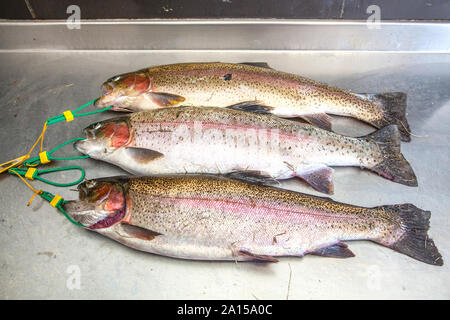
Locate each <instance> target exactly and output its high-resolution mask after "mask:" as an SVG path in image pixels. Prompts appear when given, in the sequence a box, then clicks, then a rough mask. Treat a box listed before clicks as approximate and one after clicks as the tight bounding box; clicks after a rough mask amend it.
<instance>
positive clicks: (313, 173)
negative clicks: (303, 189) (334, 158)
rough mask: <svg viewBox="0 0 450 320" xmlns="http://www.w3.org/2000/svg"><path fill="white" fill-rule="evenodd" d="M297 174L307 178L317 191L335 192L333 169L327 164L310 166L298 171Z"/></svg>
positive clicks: (304, 178)
mask: <svg viewBox="0 0 450 320" xmlns="http://www.w3.org/2000/svg"><path fill="white" fill-rule="evenodd" d="M297 176H298V177H299V178H301V179H303V180H305V181H306V182H307V183H308V184H309V185H311V186H312V187H313V188H314V189H316V190H317V191H320V192H323V193H327V194H333V191H334V187H333V169H331V168H330V167H327V166H320V167H315V168H308V169H307V170H305V171H302V172H299V173H297Z"/></svg>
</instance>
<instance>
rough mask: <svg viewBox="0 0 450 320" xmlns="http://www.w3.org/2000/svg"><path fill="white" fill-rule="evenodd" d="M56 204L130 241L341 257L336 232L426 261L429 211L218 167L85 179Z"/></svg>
mask: <svg viewBox="0 0 450 320" xmlns="http://www.w3.org/2000/svg"><path fill="white" fill-rule="evenodd" d="M78 190H79V200H78V201H68V202H67V203H65V205H64V209H65V210H66V212H67V214H68V215H69V216H70V217H71V218H72V219H73V220H75V221H76V222H79V223H81V224H82V225H84V226H85V227H86V228H88V229H90V230H93V231H96V232H98V233H100V234H103V235H104V236H107V237H109V238H111V239H114V240H116V241H118V242H120V243H122V244H124V245H126V246H129V247H132V248H134V249H138V250H142V251H146V252H151V253H156V254H160V255H164V256H169V257H175V258H183V259H198V260H236V261H247V260H259V261H267V262H276V261H278V260H277V259H276V257H279V256H298V257H301V256H304V255H307V254H314V255H319V256H325V257H336V258H347V257H353V256H354V254H353V253H352V252H351V251H350V250H349V249H348V247H347V245H346V244H344V243H343V242H342V241H345V240H370V241H374V242H376V243H378V244H381V245H383V246H386V247H389V248H391V249H394V250H396V251H398V252H400V253H403V254H406V255H408V256H410V257H412V258H414V259H417V260H420V261H423V262H425V263H428V264H432V265H442V264H443V260H442V257H441V255H440V254H439V252H438V250H437V248H436V246H435V245H434V242H433V241H432V240H431V239H430V238H429V237H428V235H427V230H428V228H429V218H430V212H429V211H423V210H421V209H419V208H417V207H415V206H413V205H412V204H402V205H388V206H381V207H375V208H364V207H357V206H352V205H347V204H342V203H338V202H334V201H333V200H331V199H329V198H320V197H315V196H310V195H305V194H301V193H297V192H293V191H288V190H283V189H279V188H273V187H267V186H263V185H258V184H253V183H248V182H246V181H241V180H236V179H228V178H224V177H220V176H208V175H206V176H199V175H198V176H195V175H194V176H192V175H191V176H189V175H184V176H166V177H145V178H129V177H114V178H103V179H95V180H89V181H86V182H83V183H82V184H80V185H79V186H78Z"/></svg>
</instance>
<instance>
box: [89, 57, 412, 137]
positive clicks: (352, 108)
mask: <svg viewBox="0 0 450 320" xmlns="http://www.w3.org/2000/svg"><path fill="white" fill-rule="evenodd" d="M102 88H103V95H102V96H101V97H100V98H99V99H98V100H97V101H96V103H95V104H96V106H97V107H99V108H103V107H107V106H110V105H113V110H117V111H133V112H137V111H146V110H152V109H155V108H161V107H169V106H180V105H185V106H212V107H214V106H215V107H228V106H231V105H235V104H240V103H243V102H250V101H253V102H255V103H258V104H260V105H261V106H265V107H266V109H265V110H266V111H267V112H270V113H273V114H275V115H277V116H280V117H288V118H289V117H303V118H304V119H305V120H307V121H308V122H311V123H313V124H315V125H318V126H322V127H325V128H331V123H330V122H329V119H328V117H327V116H326V114H334V115H341V116H349V117H353V118H356V119H359V120H362V121H365V122H367V123H369V124H371V125H373V126H375V127H376V128H382V127H384V126H387V125H390V124H396V125H398V126H399V130H400V132H401V134H402V139H403V140H404V141H409V140H410V136H409V126H408V123H407V121H406V117H405V112H406V111H405V108H406V95H405V94H404V93H387V94H353V93H350V92H348V91H345V90H342V89H339V88H336V87H331V86H328V85H325V84H323V83H320V82H317V81H314V80H311V79H307V78H304V77H300V76H297V75H293V74H290V73H285V72H280V71H277V70H274V69H271V68H261V67H257V66H251V65H246V64H233V63H219V62H215V63H179V64H170V65H162V66H154V67H150V68H145V69H141V70H138V71H136V72H131V73H127V74H123V75H119V76H115V77H112V78H110V79H108V80H107V81H106V82H105V83H104V84H103V86H102ZM244 109H245V108H244ZM250 110H251V108H250Z"/></svg>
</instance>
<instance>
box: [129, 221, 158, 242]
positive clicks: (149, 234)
mask: <svg viewBox="0 0 450 320" xmlns="http://www.w3.org/2000/svg"><path fill="white" fill-rule="evenodd" d="M121 227H122V231H123V232H124V233H125V234H126V236H128V237H130V238H137V239H141V240H148V241H150V240H153V239H155V237H156V236H159V235H161V233H158V232H155V231H152V230H148V229H145V228H141V227H138V226H134V225H132V224H127V223H122V224H121Z"/></svg>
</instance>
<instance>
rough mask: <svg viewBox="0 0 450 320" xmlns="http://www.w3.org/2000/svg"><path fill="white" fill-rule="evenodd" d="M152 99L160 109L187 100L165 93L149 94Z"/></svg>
mask: <svg viewBox="0 0 450 320" xmlns="http://www.w3.org/2000/svg"><path fill="white" fill-rule="evenodd" d="M148 95H149V97H150V99H151V100H152V101H153V102H154V103H155V104H157V105H158V106H160V107H170V106H174V105H176V104H179V103H181V102H183V101H184V100H186V99H185V98H184V97H182V96H179V95H176V94H171V93H164V92H149V93H148Z"/></svg>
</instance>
